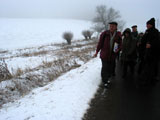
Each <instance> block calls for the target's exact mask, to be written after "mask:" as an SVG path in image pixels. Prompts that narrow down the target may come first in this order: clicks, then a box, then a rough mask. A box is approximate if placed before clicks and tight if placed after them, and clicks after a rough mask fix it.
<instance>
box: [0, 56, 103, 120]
mask: <svg viewBox="0 0 160 120" xmlns="http://www.w3.org/2000/svg"><path fill="white" fill-rule="evenodd" d="M100 69H101V62H100V60H99V59H98V58H95V59H93V60H91V61H89V62H88V63H87V64H85V65H83V66H81V67H80V68H77V69H74V70H71V71H70V72H68V73H66V74H64V75H63V76H61V77H59V78H58V79H57V80H56V81H54V82H52V83H51V84H49V85H47V86H45V87H42V88H38V89H35V90H33V91H32V92H31V93H30V94H29V95H27V96H25V97H24V98H22V99H21V100H19V101H17V102H15V103H10V104H7V105H5V106H4V108H3V109H1V110H0V116H1V118H0V119H1V120H6V119H7V120H17V119H18V120H28V119H30V120H44V119H45V120H81V118H82V117H83V115H84V113H85V112H86V110H87V108H88V107H89V104H88V103H89V102H90V100H91V98H93V96H94V94H95V93H96V90H97V89H98V85H99V84H100V82H101V79H100Z"/></svg>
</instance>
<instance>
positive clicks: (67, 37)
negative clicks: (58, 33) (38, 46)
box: [63, 32, 73, 45]
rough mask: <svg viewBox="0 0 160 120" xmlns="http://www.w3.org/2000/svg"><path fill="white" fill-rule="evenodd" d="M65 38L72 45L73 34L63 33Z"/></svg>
mask: <svg viewBox="0 0 160 120" xmlns="http://www.w3.org/2000/svg"><path fill="white" fill-rule="evenodd" d="M63 38H64V39H65V40H66V41H67V43H68V44H69V45H70V44H71V40H72V39H73V33H72V32H65V33H63Z"/></svg>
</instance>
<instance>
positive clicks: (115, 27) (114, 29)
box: [109, 22, 118, 32]
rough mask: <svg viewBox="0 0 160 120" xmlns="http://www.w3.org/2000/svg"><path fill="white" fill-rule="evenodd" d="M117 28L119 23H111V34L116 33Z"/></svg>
mask: <svg viewBox="0 0 160 120" xmlns="http://www.w3.org/2000/svg"><path fill="white" fill-rule="evenodd" d="M117 26H118V23H117V22H110V23H109V30H110V31H111V32H114V31H116V30H117Z"/></svg>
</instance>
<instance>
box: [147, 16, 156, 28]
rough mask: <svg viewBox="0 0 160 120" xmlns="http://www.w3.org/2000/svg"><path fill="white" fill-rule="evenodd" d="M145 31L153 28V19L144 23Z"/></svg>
mask: <svg viewBox="0 0 160 120" xmlns="http://www.w3.org/2000/svg"><path fill="white" fill-rule="evenodd" d="M146 26H147V29H150V28H153V27H155V19H154V18H151V19H150V20H149V21H147V23H146Z"/></svg>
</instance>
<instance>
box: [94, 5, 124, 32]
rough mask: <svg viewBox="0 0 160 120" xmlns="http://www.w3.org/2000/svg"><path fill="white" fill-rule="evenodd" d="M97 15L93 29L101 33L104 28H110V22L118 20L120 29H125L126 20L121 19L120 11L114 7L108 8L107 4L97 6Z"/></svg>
mask: <svg viewBox="0 0 160 120" xmlns="http://www.w3.org/2000/svg"><path fill="white" fill-rule="evenodd" d="M96 13H97V14H96V16H95V18H94V19H93V23H94V27H93V29H94V30H95V31H96V32H98V33H100V32H102V31H103V30H106V29H108V28H109V26H108V23H109V22H112V21H116V22H117V23H118V29H119V30H121V31H122V30H123V27H124V25H125V22H124V21H123V20H122V19H121V15H120V12H119V11H117V10H115V9H114V8H112V7H111V8H107V7H106V6H105V5H100V6H97V7H96Z"/></svg>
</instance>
